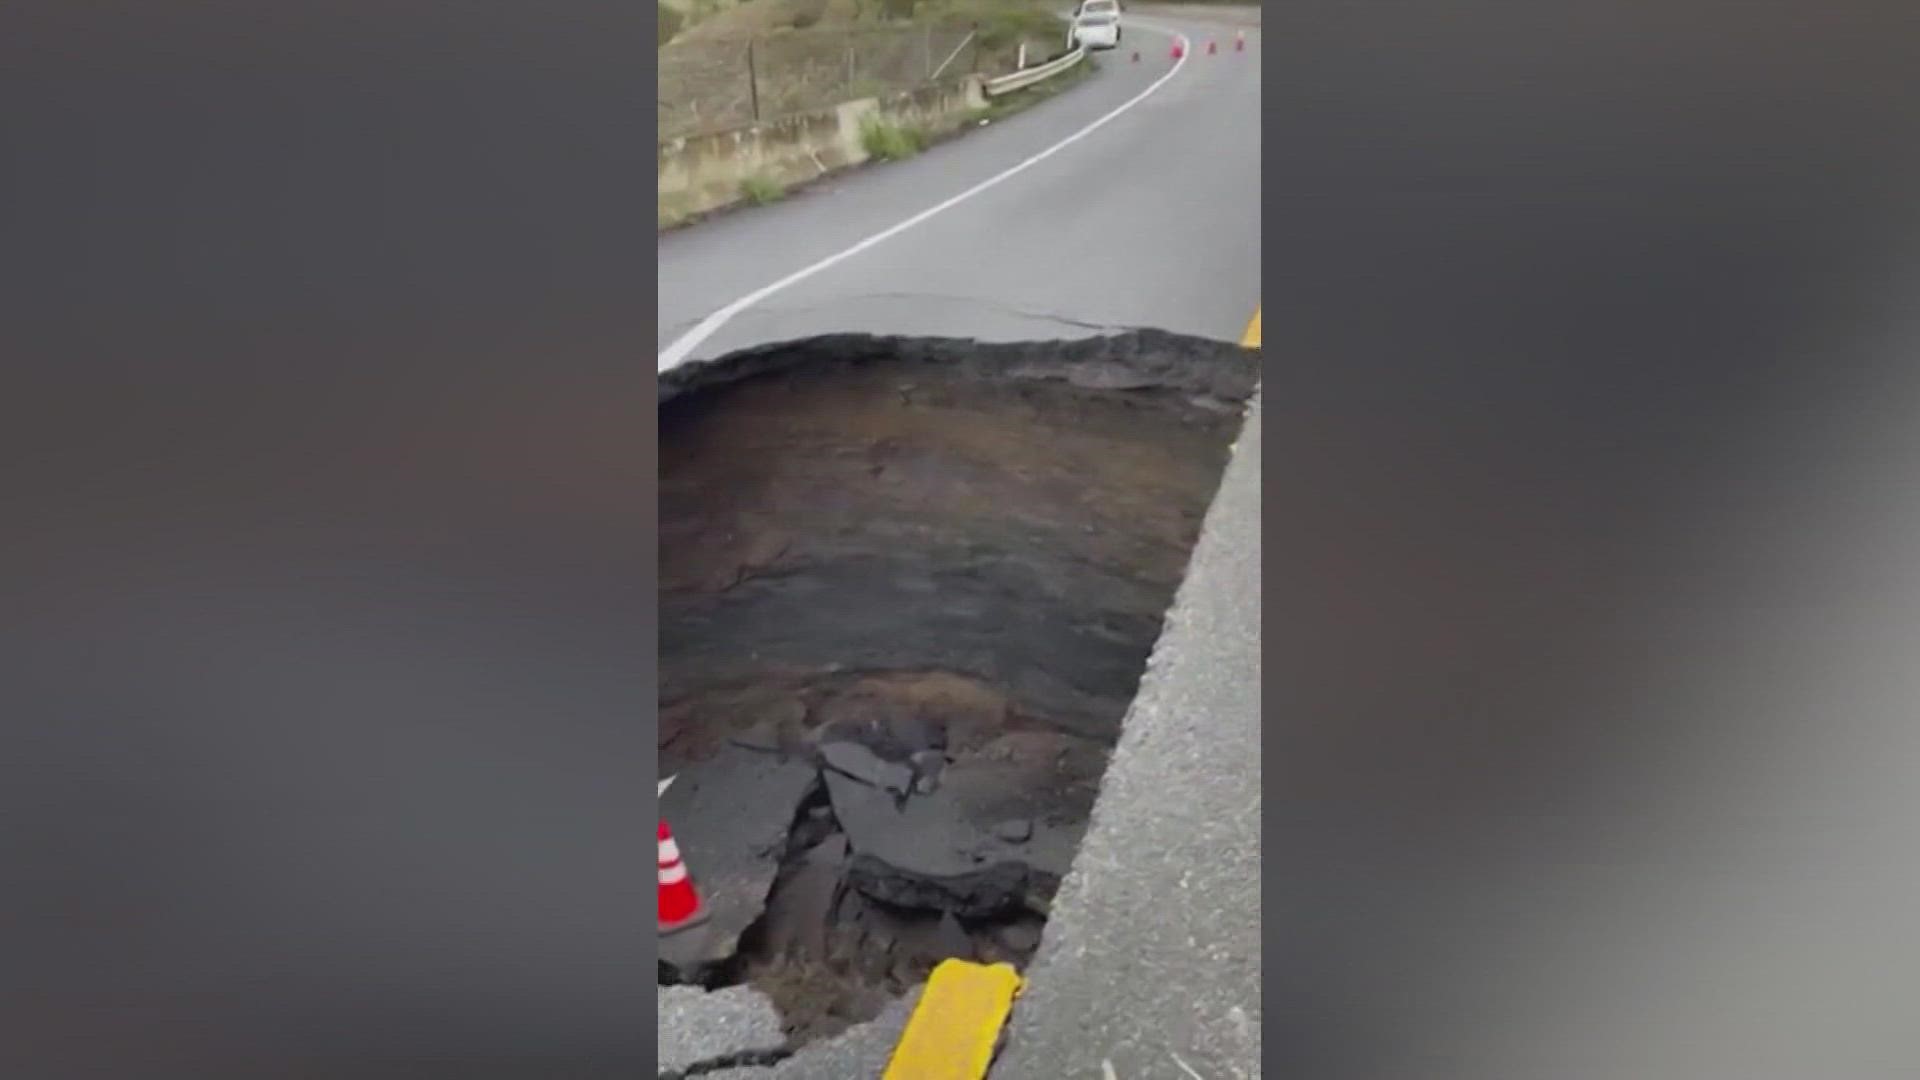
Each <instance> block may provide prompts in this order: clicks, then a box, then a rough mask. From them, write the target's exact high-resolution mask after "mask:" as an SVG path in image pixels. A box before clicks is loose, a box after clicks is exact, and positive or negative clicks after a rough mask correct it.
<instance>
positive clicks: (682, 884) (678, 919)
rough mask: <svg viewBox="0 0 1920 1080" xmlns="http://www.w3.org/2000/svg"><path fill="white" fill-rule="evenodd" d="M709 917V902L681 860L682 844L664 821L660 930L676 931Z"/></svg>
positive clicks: (661, 840) (661, 931) (661, 844)
mask: <svg viewBox="0 0 1920 1080" xmlns="http://www.w3.org/2000/svg"><path fill="white" fill-rule="evenodd" d="M706 921H707V905H705V904H703V903H701V902H700V894H699V893H697V892H695V891H694V888H693V875H691V874H689V873H687V864H686V863H683V862H681V861H680V845H678V844H676V843H674V842H673V833H671V832H669V831H668V830H667V823H666V822H664V821H662V822H661V823H660V933H662V934H672V933H677V932H679V931H681V930H685V929H687V928H689V927H693V926H698V925H700V924H701V923H703V922H706Z"/></svg>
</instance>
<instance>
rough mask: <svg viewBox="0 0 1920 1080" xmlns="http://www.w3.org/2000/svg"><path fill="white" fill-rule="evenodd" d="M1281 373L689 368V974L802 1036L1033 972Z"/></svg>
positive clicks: (879, 347)
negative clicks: (1113, 764) (1221, 495)
mask: <svg viewBox="0 0 1920 1080" xmlns="http://www.w3.org/2000/svg"><path fill="white" fill-rule="evenodd" d="M1257 375H1258V371H1257V364H1256V360H1255V355H1254V354H1252V353H1249V352H1247V351H1245V350H1241V349H1239V348H1236V347H1233V346H1229V345H1224V344H1221V343H1217V342H1212V341H1206V340H1202V339H1195V338H1186V337H1180V336H1176V335H1169V334H1163V333H1155V332H1144V333H1134V334H1126V335H1120V336H1115V337H1109V338H1101V339H1094V340H1088V341H1079V342H1073V343H1058V342H1054V343H1041V344H1028V345H991V346H990V345H981V344H977V343H972V342H964V341H953V340H946V339H888V338H874V337H866V336H858V335H850V336H841V337H830V338H819V339H811V340H808V341H803V342H796V343H790V344H787V345H782V346H771V347H767V348H763V349H756V350H751V351H749V352H745V353H740V354H735V355H734V356H731V357H727V358H724V359H723V360H721V361H717V362H714V363H708V364H695V365H691V366H689V367H686V368H682V369H679V370H676V371H673V372H668V373H666V374H665V375H663V376H662V377H661V400H662V405H661V411H660V431H661V436H660V445H661V476H660V481H661V502H660V509H661V547H660V560H661V597H660V610H661V615H662V626H661V647H660V661H661V665H660V673H661V745H660V768H661V773H662V775H663V776H664V775H673V776H675V777H676V779H675V780H674V783H673V785H672V787H670V788H669V789H668V790H667V791H666V793H665V794H664V795H663V796H662V813H663V815H664V816H665V818H666V820H667V821H668V822H669V823H670V825H671V827H672V828H673V830H674V833H675V835H676V837H677V838H678V840H679V844H680V848H681V851H682V852H683V854H684V856H685V858H686V860H687V864H688V866H689V868H690V870H691V871H692V873H693V875H694V879H695V881H696V883H697V884H698V885H699V887H700V888H701V890H702V892H703V894H704V895H705V897H706V898H707V901H708V904H709V906H710V916H709V919H708V921H707V922H706V923H705V924H704V925H702V926H701V927H699V928H697V929H694V930H691V931H687V932H685V933H683V934H678V935H673V936H671V937H669V938H667V939H664V940H663V942H662V948H661V958H662V959H661V980H662V982H663V983H670V984H671V983H690V984H697V985H700V986H704V987H709V988H711V987H724V986H735V985H741V984H745V985H747V986H750V987H752V988H753V989H755V990H756V991H758V992H760V993H762V994H764V995H765V996H766V997H767V998H768V999H770V1000H771V1001H772V1002H773V1004H774V1005H775V1006H776V1007H777V1008H778V1010H779V1012H780V1015H781V1016H782V1018H783V1022H784V1024H785V1027H786V1031H787V1035H788V1037H789V1049H790V1050H791V1049H793V1048H796V1047H800V1046H804V1045H806V1044H808V1043H809V1042H812V1041H815V1040H818V1039H821V1038H824V1037H827V1036H831V1035H834V1034H836V1033H838V1032H840V1031H842V1030H844V1029H845V1028H847V1027H848V1026H850V1025H853V1024H857V1023H860V1022H863V1021H867V1020H871V1019H873V1018H874V1017H875V1016H877V1015H879V1014H880V1013H881V1012H882V1011H883V1010H884V1009H885V1008H886V1007H887V1006H888V1004H889V1003H890V1002H893V1001H895V1000H897V999H898V998H899V997H900V996H901V995H903V994H905V993H907V992H908V991H910V990H911V989H912V988H913V987H914V986H916V985H918V984H919V983H920V982H922V981H924V979H925V978H926V976H927V973H928V972H929V971H930V970H931V969H932V967H933V966H934V965H935V964H936V963H938V962H939V961H940V960H941V959H944V958H947V957H950V956H960V957H965V958H969V959H978V960H984V961H992V960H1005V961H1008V962H1011V963H1013V964H1015V965H1016V966H1024V965H1025V964H1026V962H1027V961H1028V960H1029V959H1030V958H1031V957H1032V956H1033V953H1034V951H1035V949H1036V948H1037V947H1038V946H1039V943H1040V940H1041V937H1042V932H1043V926H1044V920H1045V917H1046V913H1047V911H1048V910H1049V907H1050V905H1051V902H1052V899H1053V895H1054V892H1055V891H1056V890H1057V889H1058V888H1059V885H1060V882H1061V879H1062V877H1063V876H1064V875H1065V874H1066V872H1067V870H1068V868H1069V866H1070V865H1071V863H1072V860H1073V855H1074V852H1075V850H1076V848H1077V846H1078V844H1079V841H1080V838H1081V836H1082V834H1083V833H1084V832H1085V829H1086V824H1087V820H1088V816H1089V814H1090V812H1091V809H1092V806H1093V803H1094V801H1095V798H1096V796H1097V794H1098V789H1099V782H1100V776H1101V773H1102V771H1103V770H1104V768H1105V764H1106V761H1107V757H1108V755H1109V753H1110V752H1111V749H1112V746H1113V745H1114V742H1115V741H1116V739H1117V737H1118V734H1119V723H1120V719H1121V717H1122V715H1123V714H1124V712H1125V710H1126V707H1127V704H1128V702H1129V701H1130V700H1131V698H1132V696H1133V694H1134V692H1135V690H1136V688H1137V686H1138V683H1139V678H1140V675H1141V672H1142V670H1143V668H1144V665H1145V661H1146V658H1147V656H1148V653H1149V652H1150V650H1151V648H1152V646H1153V643H1154V641H1155V639H1156V638H1157V637H1158V635H1159V630H1160V622H1161V615H1162V613H1163V612H1164V611H1165V610H1166V609H1167V607H1168V606H1169V604H1170V603H1171V601H1172V597H1173V592H1174V589H1175V587H1176V586H1177V584H1178V582H1179V580H1180V578H1181V575H1182V574H1183V572H1184V569H1185V566H1186V560H1187V557H1188V554H1189V552H1190V550H1191V548H1192V545H1193V542H1194V540H1195V538H1196V536H1197V533H1198V529H1199V523H1200V520H1201V518H1202V515H1203V514H1204V512H1205V510H1206V507H1207V505H1208V503H1209V502H1210V501H1211V499H1212V496H1213V491H1214V488H1215V486H1216V485H1217V483H1218V480H1219V475H1220V471H1221V469H1222V467H1223V466H1224V463H1225V460H1226V456H1227V450H1228V446H1229V444H1230V443H1231V441H1232V439H1233V437H1234V435H1235V432H1236V430H1237V426H1238V423H1239V413H1240V411H1241V409H1242V407H1243V406H1244V404H1245V402H1246V401H1247V399H1248V398H1249V396H1250V395H1251V393H1252V391H1253V388H1254V385H1255V381H1256V379H1257Z"/></svg>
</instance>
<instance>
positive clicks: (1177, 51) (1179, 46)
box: [1167, 38, 1187, 60]
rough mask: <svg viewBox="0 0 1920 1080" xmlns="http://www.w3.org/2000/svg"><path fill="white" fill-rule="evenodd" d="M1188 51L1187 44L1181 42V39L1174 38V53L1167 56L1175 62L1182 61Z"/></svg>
mask: <svg viewBox="0 0 1920 1080" xmlns="http://www.w3.org/2000/svg"><path fill="white" fill-rule="evenodd" d="M1186 51H1187V45H1186V42H1184V41H1181V40H1180V39H1179V38H1174V39H1173V51H1172V52H1170V53H1168V54H1167V55H1168V56H1169V57H1170V58H1172V59H1174V60H1178V59H1180V57H1182V56H1184V55H1186Z"/></svg>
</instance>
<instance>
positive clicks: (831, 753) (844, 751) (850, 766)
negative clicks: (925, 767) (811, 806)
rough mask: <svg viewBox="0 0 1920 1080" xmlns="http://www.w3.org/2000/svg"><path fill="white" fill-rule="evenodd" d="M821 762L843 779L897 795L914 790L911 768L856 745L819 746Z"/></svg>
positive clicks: (845, 743)
mask: <svg viewBox="0 0 1920 1080" xmlns="http://www.w3.org/2000/svg"><path fill="white" fill-rule="evenodd" d="M820 760H821V761H823V762H824V763H825V764H826V765H827V767H828V768H830V769H832V770H833V771H834V772H836V773H839V774H840V775H841V776H845V777H848V778H851V779H854V780H858V781H860V782H861V783H863V784H866V785H868V786H870V787H876V788H879V789H880V790H882V791H886V792H889V793H891V794H893V795H896V796H904V795H906V794H907V793H908V792H911V791H912V790H913V767H912V766H910V765H904V764H901V763H899V762H895V761H887V760H886V759H884V758H882V757H881V756H880V755H878V754H876V753H874V752H873V751H872V750H869V749H867V748H866V747H864V746H862V745H860V744H859V743H857V742H830V743H825V744H823V745H822V746H821V747H820Z"/></svg>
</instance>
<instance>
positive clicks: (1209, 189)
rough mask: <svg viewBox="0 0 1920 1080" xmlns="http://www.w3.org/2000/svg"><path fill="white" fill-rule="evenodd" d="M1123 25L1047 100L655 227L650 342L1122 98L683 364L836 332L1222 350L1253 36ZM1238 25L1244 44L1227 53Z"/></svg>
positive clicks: (927, 204) (1251, 272)
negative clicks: (1213, 343)
mask: <svg viewBox="0 0 1920 1080" xmlns="http://www.w3.org/2000/svg"><path fill="white" fill-rule="evenodd" d="M1126 25H1127V29H1126V30H1125V32H1124V37H1123V39H1122V46H1121V48H1119V49H1117V50H1114V51H1111V52H1105V53H1100V54H1097V58H1096V60H1095V63H1096V64H1097V66H1098V70H1097V71H1095V72H1094V73H1093V74H1092V76H1091V77H1089V78H1088V79H1086V80H1085V81H1084V82H1082V83H1081V84H1080V85H1078V86H1075V87H1072V88H1070V89H1069V90H1067V91H1066V92H1065V93H1063V94H1061V95H1060V96H1059V97H1057V98H1054V99H1051V100H1048V101H1045V102H1042V103H1040V104H1038V105H1036V106H1035V107H1033V108H1031V109H1028V110H1027V111H1025V112H1022V113H1019V114H1016V115H1014V116H1011V117H1008V118H1006V119H1004V120H1000V121H995V122H994V123H992V124H991V125H989V126H988V127H986V128H985V129H982V130H977V131H975V132H973V133H971V134H968V135H966V136H963V137H961V138H958V139H955V140H952V141H950V142H947V143H944V144H941V145H939V146H936V147H933V148H931V149H929V150H928V151H927V152H925V153H923V154H920V155H918V156H916V157H913V158H910V159H908V160H906V161H902V162H896V163H892V164H887V165H878V166H871V167H867V168H862V169H857V170H853V171H851V172H849V173H847V174H845V175H844V176H842V177H840V178H838V179H830V180H827V181H825V182H823V183H821V184H820V185H818V186H815V187H812V188H809V189H806V190H804V191H801V192H797V193H795V194H794V195H793V196H792V197H790V198H788V199H785V200H783V201H781V202H779V203H775V204H772V205H769V206H764V207H754V208H751V209H745V210H741V211H737V212H734V213H729V214H725V215H721V216H719V217H716V218H714V219H712V220H709V221H706V222H703V223H701V224H698V225H695V226H692V227H689V228H686V229H681V230H676V231H673V232H669V233H665V234H662V235H661V236H660V238H659V269H660V291H659V327H660V328H659V341H658V346H659V348H660V349H661V351H662V352H663V353H665V352H667V351H668V350H669V349H670V348H671V346H672V345H673V343H674V342H676V341H677V340H679V339H681V338H682V337H683V336H684V335H686V334H687V333H688V331H690V330H692V329H694V328H695V327H696V326H698V325H699V324H700V322H701V320H703V319H705V318H706V317H707V316H709V315H711V314H713V313H714V312H716V311H720V310H722V309H725V308H727V307H728V306H729V305H731V304H733V303H734V302H735V301H737V300H740V299H742V298H744V297H747V296H749V295H751V294H753V293H754V292H755V291H757V290H760V289H762V288H763V287H765V286H768V285H771V284H773V283H775V282H778V281H780V280H782V279H783V278H786V277H788V276H789V275H792V274H794V273H796V272H798V271H803V270H805V269H806V268H808V267H810V266H814V265H817V264H818V263H819V262H820V261H822V260H825V259H829V258H832V257H834V256H836V255H838V254H840V253H842V252H845V251H846V250H847V249H849V248H851V247H853V246H855V245H857V244H859V243H861V242H862V241H864V240H867V239H869V238H871V237H873V236H875V235H877V234H879V233H882V232H884V231H886V230H887V229H889V228H892V227H893V226H895V225H898V224H900V223H901V222H902V221H905V220H907V219H910V218H912V217H914V216H915V215H916V214H919V213H921V212H922V211H925V210H927V209H929V208H931V207H934V206H936V205H939V204H940V203H942V202H944V201H946V200H948V199H950V198H952V197H953V196H956V195H959V194H961V193H963V192H965V191H967V190H968V189H970V188H973V187H974V186H976V185H978V184H980V183H981V182H982V181H985V180H988V179H990V178H992V177H994V176H996V175H998V174H1000V173H1002V172H1004V171H1005V170H1007V169H1009V168H1013V167H1015V166H1017V165H1019V164H1020V163H1021V162H1023V161H1026V160H1028V159H1030V158H1032V157H1033V156H1034V155H1036V154H1039V153H1043V152H1045V151H1047V150H1048V149H1049V148H1051V147H1054V146H1056V145H1058V144H1059V143H1061V142H1062V140H1065V139H1068V138H1071V137H1072V136H1074V135H1075V134H1076V133H1078V132H1080V131H1082V130H1083V129H1085V128H1086V127H1087V126H1088V125H1089V124H1092V123H1094V122H1096V121H1098V120H1099V119H1100V118H1101V117H1103V116H1107V115H1108V114H1110V113H1113V112H1114V110H1115V109H1118V108H1120V107H1122V106H1124V105H1126V104H1127V103H1128V102H1130V101H1134V100H1135V99H1136V98H1137V99H1138V101H1137V102H1136V103H1135V104H1133V105H1132V106H1131V107H1128V108H1127V109H1126V110H1125V111H1124V112H1122V113H1120V114H1119V115H1117V116H1115V117H1114V118H1113V119H1112V120H1110V121H1109V122H1107V123H1106V124H1104V125H1102V126H1101V127H1099V128H1098V129H1097V130H1095V131H1093V132H1092V133H1090V134H1088V135H1086V136H1085V137H1084V138H1081V139H1079V140H1078V141H1075V142H1073V143H1072V144H1071V145H1068V146H1066V147H1064V148H1062V149H1061V150H1059V151H1058V152H1057V153H1054V154H1052V155H1051V156H1049V157H1047V158H1046V159H1045V160H1043V161H1040V162H1038V163H1037V164H1034V165H1032V166H1031V167H1030V168H1027V169H1025V170H1024V171H1022V172H1020V173H1018V174H1017V175H1014V176H1012V177H1009V178H1008V179H1006V180H1005V181H1003V182H1001V183H998V184H996V185H994V186H992V187H990V188H987V189H985V190H983V191H980V192H979V193H978V194H976V195H973V196H970V197H968V198H966V199H964V200H963V201H961V202H959V203H956V204H954V205H953V206H951V207H949V208H947V209H945V210H943V211H941V212H939V213H937V214H935V215H933V216H932V217H930V218H927V219H926V220H924V221H922V222H921V223H919V224H917V225H914V226H912V227H911V228H909V229H907V230H905V231H903V232H900V233H898V234H896V235H893V236H891V237H889V238H888V239H886V240H884V241H882V242H880V243H878V244H875V245H873V246H871V247H869V248H867V249H865V250H862V251H860V252H858V253H857V254H855V255H852V256H851V257H848V258H846V259H845V260H844V261H841V262H838V263H836V264H834V265H832V266H829V267H827V268H825V269H822V270H820V271H818V272H817V273H814V274H812V275H811V276H808V277H805V278H803V279H801V280H798V281H795V282H794V283H792V284H791V285H788V286H786V287H785V288H783V289H781V290H780V291H778V292H777V293H775V294H773V295H770V296H767V297H766V298H765V299H763V300H760V301H758V302H756V303H755V304H753V305H752V306H751V307H748V308H746V309H745V310H742V311H739V312H738V313H737V314H734V315H732V316H731V317H730V318H729V319H728V320H727V321H726V323H725V324H724V325H723V326H721V327H720V328H719V329H718V330H717V331H714V332H713V333H712V334H711V336H708V337H705V338H704V340H702V341H701V342H700V343H699V344H698V345H697V346H695V347H694V348H693V349H692V350H691V351H690V352H688V353H687V354H686V357H685V358H686V359H706V358H711V357H715V356H720V355H724V354H725V353H728V352H731V351H733V350H735V349H738V348H742V347H745V346H749V345H757V344H765V343H768V342H774V341H783V340H790V339H793V338H798V337H806V336H810V335H814V334H822V333H839V332H873V333H889V334H930V335H941V336H951V337H972V338H978V339H981V340H988V341H1030V340H1046V339H1053V338H1063V337H1081V336H1087V335H1091V334H1097V333H1101V332H1103V331H1105V330H1108V329H1123V328H1132V327H1153V328H1157V329H1162V330H1170V331H1175V332H1179V333H1189V334H1195V335H1199V336H1204V337H1212V338H1218V339H1221V340H1229V341H1238V340H1239V338H1240V335H1241V332H1242V330H1244V328H1245V327H1246V324H1247V320H1248V319H1249V318H1250V317H1251V316H1252V315H1253V312H1254V309H1255V308H1256V307H1258V306H1259V303H1260V30H1259V28H1258V27H1244V28H1242V27H1237V26H1234V25H1232V24H1229V23H1226V22H1221V21H1212V20H1203V19H1196V18H1193V17H1191V16H1185V15H1180V14H1174V15H1169V14H1165V13H1163V12H1161V11H1156V12H1154V13H1153V14H1152V16H1151V17H1148V16H1146V15H1140V16H1136V17H1130V18H1129V21H1128V22H1127V24H1126ZM1236 29H1244V32H1245V33H1246V35H1247V49H1246V51H1245V52H1239V53H1236V52H1235V51H1234V50H1233V34H1234V32H1235V30H1236ZM1176 32H1177V33H1184V34H1186V35H1187V36H1188V37H1189V38H1190V39H1191V41H1192V43H1193V46H1194V47H1193V48H1192V49H1191V50H1190V51H1189V53H1188V56H1187V58H1186V60H1185V61H1184V62H1183V63H1181V64H1180V66H1179V70H1178V72H1177V73H1175V74H1173V76H1172V77H1171V78H1168V79H1166V81H1165V82H1164V83H1161V84H1160V85H1159V87H1158V89H1155V90H1153V92H1152V93H1150V94H1147V96H1145V97H1140V95H1141V94H1142V93H1143V92H1145V91H1146V90H1147V89H1148V88H1149V87H1151V86H1153V85H1154V84H1155V83H1156V81H1157V80H1160V79H1161V78H1162V77H1163V76H1167V75H1168V73H1169V71H1171V70H1172V69H1173V68H1174V66H1175V62H1174V61H1172V60H1171V59H1170V58H1169V56H1168V53H1169V49H1170V45H1171V41H1172V34H1173V33H1176ZM1209 40H1217V41H1218V42H1219V45H1220V52H1219V53H1218V54H1217V55H1212V56H1209V55H1207V54H1206V51H1205V47H1206V46H1205V43H1206V42H1207V41H1209ZM1135 51H1138V52H1139V54H1140V60H1139V62H1137V63H1136V62H1134V61H1133V60H1132V56H1133V53H1134V52H1135Z"/></svg>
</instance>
